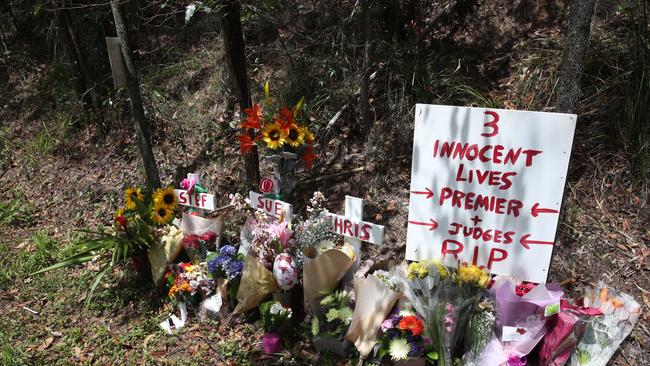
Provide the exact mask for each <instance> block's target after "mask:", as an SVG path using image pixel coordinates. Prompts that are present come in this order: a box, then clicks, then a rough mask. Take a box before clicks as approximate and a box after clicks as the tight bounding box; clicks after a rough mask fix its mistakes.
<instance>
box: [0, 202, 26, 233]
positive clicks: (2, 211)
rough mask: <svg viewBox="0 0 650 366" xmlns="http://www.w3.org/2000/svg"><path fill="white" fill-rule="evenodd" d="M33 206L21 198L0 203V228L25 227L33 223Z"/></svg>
mask: <svg viewBox="0 0 650 366" xmlns="http://www.w3.org/2000/svg"><path fill="white" fill-rule="evenodd" d="M30 211H31V206H30V205H29V204H27V203H25V202H24V201H23V200H22V199H21V198H20V197H14V198H12V199H10V200H8V201H3V202H0V228H2V227H5V226H8V225H24V224H27V223H29V222H30V221H31V219H32V216H31V213H30Z"/></svg>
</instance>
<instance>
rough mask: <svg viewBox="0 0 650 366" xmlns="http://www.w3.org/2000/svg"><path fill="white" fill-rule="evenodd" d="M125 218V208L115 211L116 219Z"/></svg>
mask: <svg viewBox="0 0 650 366" xmlns="http://www.w3.org/2000/svg"><path fill="white" fill-rule="evenodd" d="M120 216H124V207H120V208H118V209H117V211H115V217H120Z"/></svg>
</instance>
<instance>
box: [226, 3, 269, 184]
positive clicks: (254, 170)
mask: <svg viewBox="0 0 650 366" xmlns="http://www.w3.org/2000/svg"><path fill="white" fill-rule="evenodd" d="M240 13H241V5H240V4H239V1H237V0H224V1H223V4H222V7H221V9H220V15H221V25H222V28H223V43H224V48H225V51H226V60H227V62H228V70H229V71H230V83H231V87H232V89H233V91H234V92H235V93H236V94H237V99H238V100H239V107H240V109H241V110H242V112H243V110H244V109H245V108H250V107H251V95H250V89H249V88H248V76H247V75H246V53H245V51H244V35H243V33H242V28H241V19H240ZM251 132H252V131H251ZM244 165H245V167H246V180H247V181H248V183H249V184H250V185H251V186H252V187H257V186H258V185H259V182H260V168H259V157H258V153H257V147H253V149H252V150H251V151H249V152H247V153H246V156H245V157H244Z"/></svg>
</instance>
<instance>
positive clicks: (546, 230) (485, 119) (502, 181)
mask: <svg viewBox="0 0 650 366" xmlns="http://www.w3.org/2000/svg"><path fill="white" fill-rule="evenodd" d="M575 124H576V116H575V115H572V114H560V113H543V112H524V111H515V110H500V109H485V108H469V107H452V106H442V105H425V104H418V105H417V106H416V110H415V131H414V140H413V162H412V173H411V195H410V204H409V217H408V232H407V246H406V259H407V260H421V259H439V260H441V261H442V262H443V263H444V264H445V265H448V266H454V265H457V263H458V262H461V263H469V264H473V265H478V266H483V267H485V268H486V269H487V270H488V271H489V272H490V273H493V274H503V275H511V276H515V277H517V278H519V279H521V280H526V281H531V282H535V283H540V282H545V281H546V278H547V275H548V269H549V263H550V259H551V254H552V252H553V243H554V238H555V230H556V228H557V224H558V219H559V212H560V206H561V203H562V195H563V190H564V184H565V181H566V172H567V168H568V163H569V157H570V155H571V146H572V142H573V133H574V129H575Z"/></svg>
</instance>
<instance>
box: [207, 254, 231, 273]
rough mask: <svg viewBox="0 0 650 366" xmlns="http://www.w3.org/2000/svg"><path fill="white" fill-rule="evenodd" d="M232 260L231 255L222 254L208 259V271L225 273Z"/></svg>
mask: <svg viewBox="0 0 650 366" xmlns="http://www.w3.org/2000/svg"><path fill="white" fill-rule="evenodd" d="M230 262H232V259H230V257H227V256H225V255H220V256H218V257H216V258H214V259H213V260H211V261H208V272H210V273H223V272H225V271H226V267H227V266H228V264H230Z"/></svg>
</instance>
